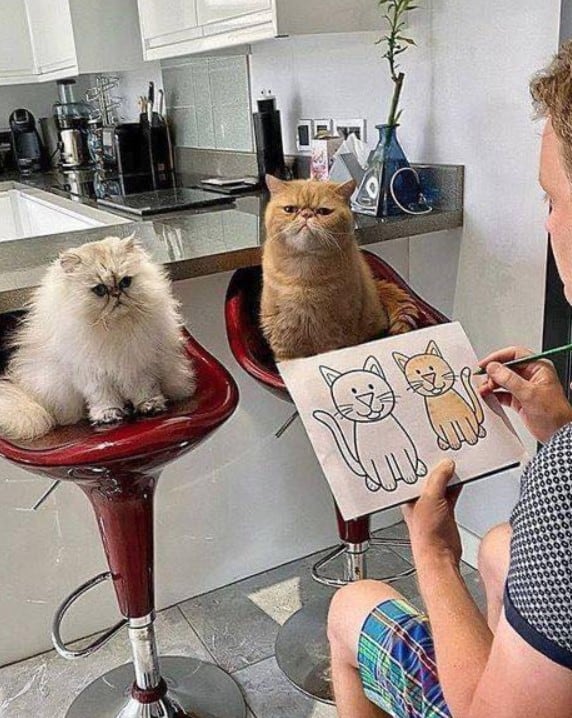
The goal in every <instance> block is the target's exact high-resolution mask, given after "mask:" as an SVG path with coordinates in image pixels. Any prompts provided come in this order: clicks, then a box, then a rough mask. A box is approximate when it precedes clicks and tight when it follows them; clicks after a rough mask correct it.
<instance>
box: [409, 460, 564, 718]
mask: <svg viewBox="0 0 572 718" xmlns="http://www.w3.org/2000/svg"><path fill="white" fill-rule="evenodd" d="M453 471H454V464H453V463H452V462H449V461H442V462H441V463H440V464H439V465H438V466H437V467H436V468H435V469H433V471H432V472H431V473H430V474H429V476H428V477H427V480H426V483H425V486H424V490H423V493H422V495H421V497H420V498H419V499H418V500H417V501H416V502H415V503H414V504H411V505H408V506H406V507H404V512H403V513H404V516H405V520H406V521H407V525H408V528H409V533H410V536H411V544H412V548H413V555H414V559H415V565H416V567H417V575H418V580H419V587H420V590H421V595H422V596H423V599H424V601H425V605H426V607H427V613H428V615H429V620H430V623H431V629H432V632H433V640H434V645H435V655H436V661H437V671H438V673H439V681H440V683H441V686H442V688H443V694H444V696H445V700H446V701H447V704H448V706H449V708H450V710H451V713H452V715H453V717H454V718H492V717H493V716H494V718H529V716H530V717H533V716H544V715H546V716H550V718H572V671H570V670H569V669H567V668H563V667H562V666H559V665H558V664H556V663H554V662H552V661H551V660H550V659H548V658H546V657H545V656H544V655H542V654H541V653H540V652H538V651H536V650H535V649H534V648H532V647H531V646H529V645H528V644H527V643H526V642H525V641H524V640H523V639H522V638H521V637H520V636H519V635H518V634H517V633H516V631H514V629H513V628H512V627H511V626H509V624H508V623H507V621H506V619H505V618H504V615H503V617H502V618H501V621H500V622H499V627H498V629H497V631H496V633H495V636H494V639H493V635H492V633H491V632H490V630H489V628H488V626H487V623H486V621H485V619H484V617H483V616H482V615H481V613H480V612H479V610H478V608H477V606H476V604H475V602H474V601H473V599H472V598H471V596H470V594H469V593H468V591H467V589H466V587H465V585H464V582H463V579H462V578H461V574H460V572H459V561H460V558H461V542H460V537H459V532H458V529H457V525H456V523H455V519H454V506H455V502H456V498H457V496H458V490H456V489H450V490H449V492H447V484H448V482H449V481H450V479H451V478H452V476H453Z"/></svg>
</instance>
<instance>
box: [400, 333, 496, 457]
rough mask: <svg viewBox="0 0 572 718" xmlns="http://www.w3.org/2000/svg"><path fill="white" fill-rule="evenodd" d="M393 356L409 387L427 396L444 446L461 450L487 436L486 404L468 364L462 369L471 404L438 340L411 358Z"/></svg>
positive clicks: (429, 414) (429, 411)
mask: <svg viewBox="0 0 572 718" xmlns="http://www.w3.org/2000/svg"><path fill="white" fill-rule="evenodd" d="M393 358H394V359H395V361H396V363H397V365H398V366H399V368H400V369H401V371H402V372H403V373H404V374H405V378H406V379H407V382H408V384H409V387H410V388H411V389H412V390H413V391H414V392H415V393H416V394H419V395H420V396H422V397H423V398H424V399H425V410H426V411H427V417H428V418H429V423H430V424H431V428H432V429H433V431H434V432H435V434H436V435H437V446H438V447H439V448H440V449H442V450H443V451H446V450H447V449H453V450H454V451H457V450H458V449H460V448H461V445H462V444H463V442H466V443H467V444H470V445H471V446H474V445H475V444H476V443H477V442H478V440H479V439H482V438H483V437H485V436H486V435H487V432H486V429H485V427H484V426H483V421H484V418H485V417H484V413H483V407H482V406H481V403H480V401H479V398H478V396H477V392H476V391H475V388H474V387H473V385H472V383H471V369H470V368H469V367H468V366H467V367H464V368H463V369H462V370H461V375H460V378H461V382H462V384H463V387H464V389H465V392H466V394H467V397H468V399H469V402H470V403H469V402H467V401H466V399H464V398H463V397H462V396H461V394H460V393H459V392H458V391H456V390H455V389H454V388H453V387H454V384H455V373H454V371H453V369H452V367H451V365H450V364H449V363H448V362H447V361H446V360H445V359H444V358H443V355H442V354H441V351H440V350H439V347H438V346H437V344H436V343H435V342H434V341H430V342H429V344H428V345H427V349H426V350H425V353H423V354H415V355H414V356H411V357H408V356H405V354H400V353H399V352H393Z"/></svg>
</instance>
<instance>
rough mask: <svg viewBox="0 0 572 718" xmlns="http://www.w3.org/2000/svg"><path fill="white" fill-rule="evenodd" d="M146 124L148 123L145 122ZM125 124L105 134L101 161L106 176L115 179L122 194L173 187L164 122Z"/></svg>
mask: <svg viewBox="0 0 572 718" xmlns="http://www.w3.org/2000/svg"><path fill="white" fill-rule="evenodd" d="M144 120H145V121H144ZM144 120H143V119H142V121H141V122H124V123H121V124H118V125H115V126H113V127H104V128H103V130H102V159H103V167H104V169H105V172H106V174H107V175H110V174H111V175H115V177H116V180H117V183H118V186H119V191H114V192H111V194H125V195H126V194H133V193H135V192H144V191H146V190H157V189H165V188H169V187H173V185H174V181H173V177H172V173H173V161H172V156H171V146H170V141H169V136H168V129H167V127H166V124H165V123H164V122H158V121H157V120H156V121H155V122H154V123H153V124H152V125H149V123H148V122H147V121H146V118H144Z"/></svg>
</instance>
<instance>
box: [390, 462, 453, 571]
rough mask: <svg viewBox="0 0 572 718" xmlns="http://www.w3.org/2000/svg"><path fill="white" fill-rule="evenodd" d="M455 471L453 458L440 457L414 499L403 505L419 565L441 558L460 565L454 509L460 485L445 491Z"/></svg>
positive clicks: (416, 563)
mask: <svg viewBox="0 0 572 718" xmlns="http://www.w3.org/2000/svg"><path fill="white" fill-rule="evenodd" d="M454 473H455V463H454V462H453V461H451V460H450V459H445V460H444V461H441V462H440V463H439V464H437V466H436V467H435V468H434V469H433V470H432V471H431V472H430V473H429V475H428V476H427V479H426V480H425V484H424V486H423V491H422V492H421V496H420V497H419V498H418V499H417V501H414V502H412V503H410V504H406V505H405V506H403V507H402V509H403V516H404V518H405V521H406V523H407V528H408V529H409V538H410V539H411V548H412V549H413V557H414V559H415V565H416V566H417V567H418V568H419V567H421V565H422V564H424V563H426V562H432V561H433V560H441V559H445V560H447V561H448V562H451V563H453V564H454V565H455V566H456V567H458V566H459V562H460V560H461V553H462V548H461V538H460V536H459V530H458V528H457V524H456V522H455V515H454V512H455V504H456V503H457V499H458V498H459V494H460V493H461V487H460V486H456V487H454V488H453V489H450V490H449V491H447V485H448V483H449V481H450V480H451V478H452V477H453V475H454Z"/></svg>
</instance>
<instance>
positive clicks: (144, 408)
mask: <svg viewBox="0 0 572 718" xmlns="http://www.w3.org/2000/svg"><path fill="white" fill-rule="evenodd" d="M166 409H167V400H166V399H165V397H164V396H163V395H162V394H157V395H156V396H152V397H150V398H149V399H145V400H144V401H142V402H140V403H139V404H137V406H136V407H135V412H136V413H137V414H140V415H141V416H153V415H154V414H160V413H161V412H163V411H165V410H166Z"/></svg>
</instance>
